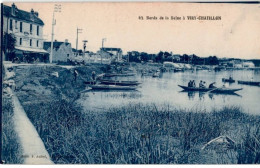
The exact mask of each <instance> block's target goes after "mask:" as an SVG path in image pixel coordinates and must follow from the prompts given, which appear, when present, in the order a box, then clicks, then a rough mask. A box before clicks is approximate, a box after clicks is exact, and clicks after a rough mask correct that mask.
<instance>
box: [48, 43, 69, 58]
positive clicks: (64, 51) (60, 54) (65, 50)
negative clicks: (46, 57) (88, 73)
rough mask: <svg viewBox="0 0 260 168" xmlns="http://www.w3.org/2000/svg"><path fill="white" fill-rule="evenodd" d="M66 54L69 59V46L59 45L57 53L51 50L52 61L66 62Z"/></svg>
mask: <svg viewBox="0 0 260 168" xmlns="http://www.w3.org/2000/svg"><path fill="white" fill-rule="evenodd" d="M48 52H49V53H51V51H50V48H49V49H48ZM68 54H69V57H71V56H73V52H72V48H71V44H68V45H65V43H63V44H62V45H60V47H59V49H58V50H57V51H56V49H53V57H52V61H53V62H58V61H61V62H67V59H68Z"/></svg>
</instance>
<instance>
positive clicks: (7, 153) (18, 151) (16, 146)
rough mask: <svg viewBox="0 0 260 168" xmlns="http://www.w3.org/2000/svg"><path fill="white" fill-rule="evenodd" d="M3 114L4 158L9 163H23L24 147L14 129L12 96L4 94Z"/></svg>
mask: <svg viewBox="0 0 260 168" xmlns="http://www.w3.org/2000/svg"><path fill="white" fill-rule="evenodd" d="M2 115H3V116H2V119H3V123H2V126H3V132H2V138H3V143H2V144H3V148H2V151H1V152H2V153H1V154H2V159H3V160H4V161H5V163H7V164H21V163H23V157H22V148H21V145H20V142H19V139H18V135H17V133H16V132H15V130H14V121H13V107H12V102H11V99H10V98H7V97H5V96H3V107H2Z"/></svg>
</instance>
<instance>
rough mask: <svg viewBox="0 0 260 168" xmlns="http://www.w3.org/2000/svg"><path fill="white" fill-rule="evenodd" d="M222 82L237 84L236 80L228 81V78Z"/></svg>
mask: <svg viewBox="0 0 260 168" xmlns="http://www.w3.org/2000/svg"><path fill="white" fill-rule="evenodd" d="M222 82H227V83H235V82H236V81H235V80H234V79H226V78H222Z"/></svg>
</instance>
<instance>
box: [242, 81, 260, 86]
mask: <svg viewBox="0 0 260 168" xmlns="http://www.w3.org/2000/svg"><path fill="white" fill-rule="evenodd" d="M237 83H238V84H244V85H254V86H260V82H256V81H240V80H239V81H237Z"/></svg>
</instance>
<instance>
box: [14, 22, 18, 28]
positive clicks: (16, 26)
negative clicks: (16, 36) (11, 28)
mask: <svg viewBox="0 0 260 168" xmlns="http://www.w3.org/2000/svg"><path fill="white" fill-rule="evenodd" d="M15 29H18V27H17V20H16V21H15Z"/></svg>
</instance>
